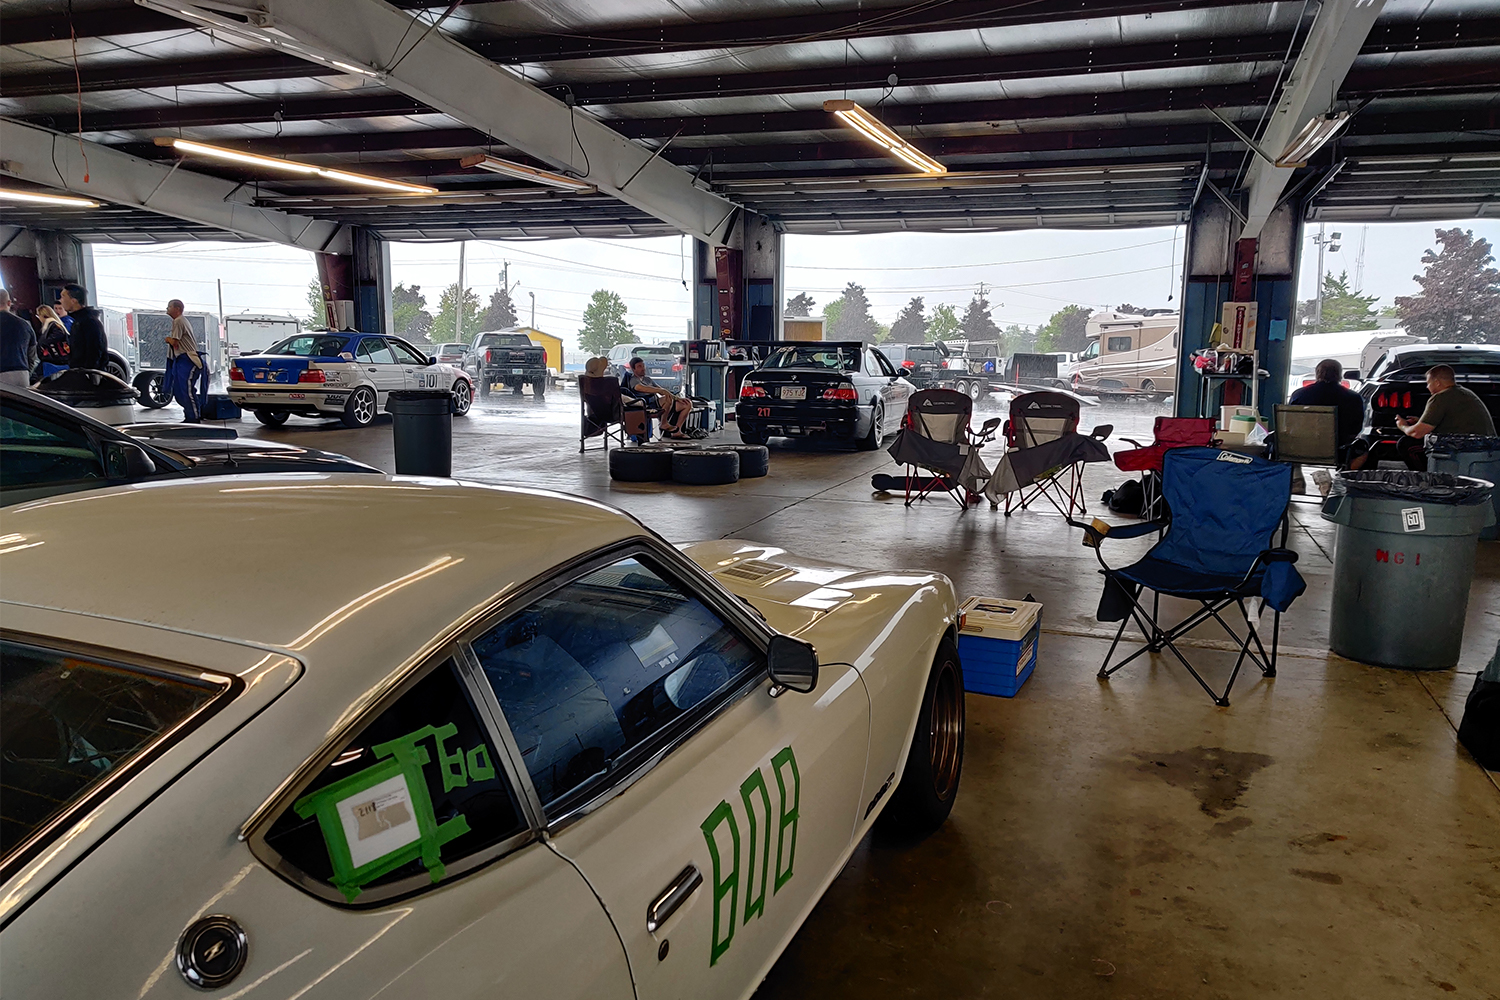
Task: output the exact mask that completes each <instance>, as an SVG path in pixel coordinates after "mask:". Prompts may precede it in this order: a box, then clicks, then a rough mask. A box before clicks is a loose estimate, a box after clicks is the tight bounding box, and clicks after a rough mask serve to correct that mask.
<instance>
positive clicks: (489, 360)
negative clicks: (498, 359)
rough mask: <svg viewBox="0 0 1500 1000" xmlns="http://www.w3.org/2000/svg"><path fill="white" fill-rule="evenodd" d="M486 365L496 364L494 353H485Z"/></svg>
mask: <svg viewBox="0 0 1500 1000" xmlns="http://www.w3.org/2000/svg"><path fill="white" fill-rule="evenodd" d="M484 363H485V364H487V365H489V364H494V363H495V355H494V352H493V351H485V352H484Z"/></svg>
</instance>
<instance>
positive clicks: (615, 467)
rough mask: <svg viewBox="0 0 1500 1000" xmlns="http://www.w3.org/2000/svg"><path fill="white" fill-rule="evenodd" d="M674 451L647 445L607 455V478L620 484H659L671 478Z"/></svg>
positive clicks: (617, 450)
mask: <svg viewBox="0 0 1500 1000" xmlns="http://www.w3.org/2000/svg"><path fill="white" fill-rule="evenodd" d="M673 451H674V449H672V448H662V447H659V446H656V445H647V446H644V447H638V448H616V449H615V450H614V451H612V452H610V453H609V478H611V479H618V480H620V481H621V482H622V483H661V482H666V481H667V480H669V479H671V478H672V455H673Z"/></svg>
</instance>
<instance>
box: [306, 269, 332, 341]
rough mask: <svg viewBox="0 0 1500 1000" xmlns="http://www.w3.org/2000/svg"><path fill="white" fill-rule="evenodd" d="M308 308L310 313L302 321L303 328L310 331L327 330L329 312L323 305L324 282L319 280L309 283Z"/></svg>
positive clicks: (315, 279)
mask: <svg viewBox="0 0 1500 1000" xmlns="http://www.w3.org/2000/svg"><path fill="white" fill-rule="evenodd" d="M307 308H308V309H309V310H310V312H309V313H308V314H307V316H306V317H305V318H304V319H303V320H302V326H303V327H304V328H305V329H308V330H326V329H327V328H328V311H327V309H326V308H325V307H324V305H323V282H322V281H321V280H319V279H318V278H314V279H312V280H311V281H309V282H308V283H307Z"/></svg>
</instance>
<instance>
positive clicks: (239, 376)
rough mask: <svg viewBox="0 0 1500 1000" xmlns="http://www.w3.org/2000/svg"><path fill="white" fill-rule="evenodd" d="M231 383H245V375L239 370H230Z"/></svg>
mask: <svg viewBox="0 0 1500 1000" xmlns="http://www.w3.org/2000/svg"><path fill="white" fill-rule="evenodd" d="M229 381H231V382H243V381H245V373H244V372H242V371H240V369H238V368H231V369H229Z"/></svg>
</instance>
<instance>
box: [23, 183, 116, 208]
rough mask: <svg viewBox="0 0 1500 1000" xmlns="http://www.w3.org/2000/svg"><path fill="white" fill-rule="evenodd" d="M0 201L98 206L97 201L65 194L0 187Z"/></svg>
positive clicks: (79, 206) (67, 206) (68, 206)
mask: <svg viewBox="0 0 1500 1000" xmlns="http://www.w3.org/2000/svg"><path fill="white" fill-rule="evenodd" d="M0 201H16V202H20V203H22V204H24V205H60V206H62V207H64V208H98V207H99V203H98V202H97V201H89V200H88V199H87V198H74V197H71V196H70V195H65V194H47V193H45V192H43V191H16V190H14V189H12V188H0Z"/></svg>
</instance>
